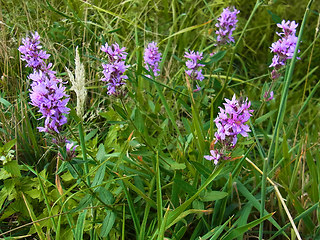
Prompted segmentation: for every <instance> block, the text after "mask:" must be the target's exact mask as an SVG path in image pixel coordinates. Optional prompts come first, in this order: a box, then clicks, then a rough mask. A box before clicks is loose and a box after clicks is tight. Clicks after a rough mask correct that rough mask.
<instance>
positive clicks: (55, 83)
mask: <svg viewBox="0 0 320 240" xmlns="http://www.w3.org/2000/svg"><path fill="white" fill-rule="evenodd" d="M22 43H23V45H22V46H20V47H19V51H20V52H21V53H22V56H21V60H23V61H26V62H27V65H26V66H29V67H32V68H33V73H31V74H30V75H29V76H28V78H29V79H30V80H32V82H31V84H30V86H31V89H30V99H31V104H32V105H33V106H36V107H38V108H39V112H40V113H41V114H42V117H41V118H45V126H44V127H38V129H39V131H40V132H49V133H51V134H53V133H54V132H56V133H59V131H60V128H61V126H62V125H63V124H65V123H66V122H67V117H66V115H67V114H68V113H69V111H70V109H69V108H67V104H68V101H69V98H68V95H67V94H66V93H65V87H64V86H63V82H62V80H61V79H58V78H57V77H56V75H55V74H56V72H55V71H53V70H52V69H51V67H52V63H49V64H48V65H46V63H45V62H44V59H48V58H49V56H50V54H47V53H46V52H45V51H43V50H41V48H42V46H41V45H40V36H39V34H38V33H37V32H35V33H34V34H32V39H30V38H29V37H27V38H25V39H23V40H22Z"/></svg>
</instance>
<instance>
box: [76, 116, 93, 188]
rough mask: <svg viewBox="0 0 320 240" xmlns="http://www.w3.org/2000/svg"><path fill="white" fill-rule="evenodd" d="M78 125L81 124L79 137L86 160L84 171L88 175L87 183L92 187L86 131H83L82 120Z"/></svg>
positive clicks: (84, 159)
mask: <svg viewBox="0 0 320 240" xmlns="http://www.w3.org/2000/svg"><path fill="white" fill-rule="evenodd" d="M78 126H79V138H80V145H81V151H82V157H83V161H84V172H85V174H86V175H87V184H88V186H89V187H90V185H91V183H90V176H89V175H88V173H89V167H88V158H87V149H86V143H85V141H84V131H83V125H82V122H80V123H79V125H78Z"/></svg>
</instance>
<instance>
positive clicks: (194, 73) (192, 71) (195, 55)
mask: <svg viewBox="0 0 320 240" xmlns="http://www.w3.org/2000/svg"><path fill="white" fill-rule="evenodd" d="M202 54H203V53H202V52H201V53H199V52H194V51H190V52H185V54H184V57H185V58H188V59H189V60H188V61H187V62H186V66H187V68H188V69H189V70H186V74H188V75H189V76H190V78H191V79H193V80H200V81H202V80H203V79H204V76H203V74H202V69H199V68H200V67H203V66H204V65H203V64H200V63H198V61H200V60H202V58H203V57H202Z"/></svg>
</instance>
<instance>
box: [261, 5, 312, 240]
mask: <svg viewBox="0 0 320 240" xmlns="http://www.w3.org/2000/svg"><path fill="white" fill-rule="evenodd" d="M312 2H313V0H310V1H309V3H308V5H307V8H306V11H305V13H304V16H303V20H302V24H301V28H300V31H299V36H298V40H297V45H296V49H295V51H294V54H293V56H292V60H291V62H290V65H289V71H288V74H287V75H286V78H285V79H284V87H283V90H282V94H281V100H280V107H279V111H278V116H277V120H276V125H275V128H274V132H273V135H272V140H271V145H270V148H269V151H268V157H267V159H266V160H264V162H263V175H262V189H261V209H260V217H263V216H264V214H265V213H264V208H265V199H266V179H267V175H268V166H269V163H270V160H271V157H272V156H273V149H274V147H275V143H276V141H277V138H278V137H279V133H278V130H279V128H280V126H281V124H282V122H283V117H284V114H285V110H286V103H287V97H288V92H289V86H290V83H291V79H292V75H293V70H294V66H295V62H296V60H297V54H298V49H299V45H300V41H301V37H302V34H303V29H304V26H305V24H306V20H307V16H308V13H309V11H310V7H311V5H312ZM262 238H263V222H261V224H260V229H259V240H262Z"/></svg>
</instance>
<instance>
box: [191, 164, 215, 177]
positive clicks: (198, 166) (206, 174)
mask: <svg viewBox="0 0 320 240" xmlns="http://www.w3.org/2000/svg"><path fill="white" fill-rule="evenodd" d="M191 164H192V165H193V166H194V167H195V168H196V169H197V170H198V171H199V173H200V174H201V175H203V176H204V177H205V178H207V177H209V175H210V173H211V172H210V170H209V169H208V168H207V167H205V166H204V165H202V164H201V163H198V162H194V161H191Z"/></svg>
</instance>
